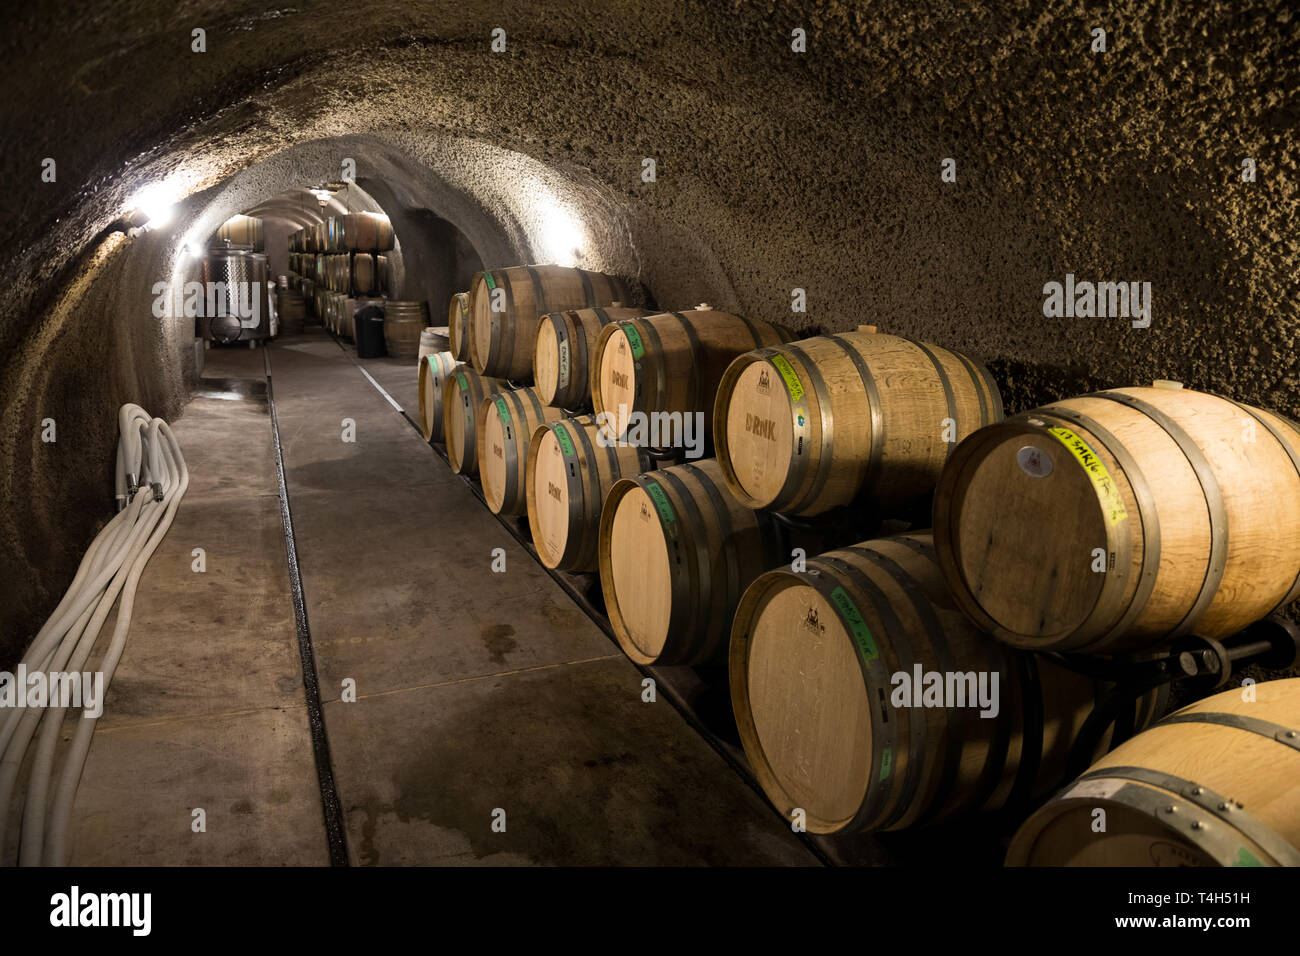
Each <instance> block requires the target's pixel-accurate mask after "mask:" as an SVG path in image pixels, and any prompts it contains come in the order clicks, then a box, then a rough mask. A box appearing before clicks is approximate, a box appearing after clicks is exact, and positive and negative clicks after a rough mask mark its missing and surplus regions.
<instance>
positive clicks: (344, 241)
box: [331, 212, 393, 252]
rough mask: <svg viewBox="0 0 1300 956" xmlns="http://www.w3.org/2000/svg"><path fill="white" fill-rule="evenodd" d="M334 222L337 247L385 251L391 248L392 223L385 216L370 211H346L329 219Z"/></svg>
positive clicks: (356, 250) (351, 249)
mask: <svg viewBox="0 0 1300 956" xmlns="http://www.w3.org/2000/svg"><path fill="white" fill-rule="evenodd" d="M331 221H332V222H334V223H335V224H336V228H335V234H336V236H337V246H336V248H338V249H346V250H349V251H353V252H386V251H387V250H389V249H391V248H393V225H392V223H391V222H390V221H389V219H388V217H387V216H382V215H379V214H377V213H372V212H354V213H346V214H345V215H342V216H339V217H337V218H336V219H333V220H331Z"/></svg>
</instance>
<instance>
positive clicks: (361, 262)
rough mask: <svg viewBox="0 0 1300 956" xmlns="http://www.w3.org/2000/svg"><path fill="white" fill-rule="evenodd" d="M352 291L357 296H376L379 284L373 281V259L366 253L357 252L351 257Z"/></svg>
mask: <svg viewBox="0 0 1300 956" xmlns="http://www.w3.org/2000/svg"><path fill="white" fill-rule="evenodd" d="M351 278H352V291H353V292H355V293H356V294H357V295H376V294H378V292H379V283H378V282H377V281H376V279H375V257H374V256H372V255H371V254H370V253H368V252H358V253H356V255H354V256H353V257H352V276H351Z"/></svg>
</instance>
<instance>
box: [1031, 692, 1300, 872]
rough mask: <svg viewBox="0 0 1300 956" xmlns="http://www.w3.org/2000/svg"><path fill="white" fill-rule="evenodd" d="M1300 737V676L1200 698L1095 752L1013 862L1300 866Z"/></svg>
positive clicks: (1039, 817) (1037, 818)
mask: <svg viewBox="0 0 1300 956" xmlns="http://www.w3.org/2000/svg"><path fill="white" fill-rule="evenodd" d="M1297 740H1300V678H1289V679H1286V680H1275V681H1265V682H1263V683H1260V684H1256V685H1254V686H1253V687H1251V688H1250V689H1249V691H1248V690H1247V689H1246V688H1234V689H1232V690H1227V691H1224V692H1222V693H1220V694H1216V695H1215V696H1213V697H1210V698H1207V699H1205V700H1201V701H1197V702H1196V703H1194V704H1191V705H1190V706H1188V707H1184V708H1183V709H1182V710H1180V711H1178V712H1176V713H1174V714H1172V715H1170V716H1169V717H1168V718H1166V719H1165V720H1163V721H1161V722H1160V723H1158V724H1156V725H1155V726H1154V727H1152V728H1150V729H1149V730H1147V731H1145V732H1144V733H1141V734H1139V735H1137V736H1136V737H1134V738H1133V739H1132V740H1129V741H1126V742H1125V743H1123V744H1121V745H1120V746H1119V747H1117V748H1116V749H1115V750H1113V751H1112V752H1111V753H1109V754H1107V755H1106V756H1105V757H1103V758H1101V759H1100V760H1098V761H1097V762H1096V763H1094V764H1093V766H1092V767H1091V768H1090V769H1089V771H1088V772H1087V773H1086V774H1084V775H1083V776H1082V777H1080V778H1079V779H1078V780H1077V781H1075V782H1074V783H1072V784H1071V785H1069V786H1068V787H1066V788H1065V789H1064V790H1062V791H1061V792H1060V793H1058V794H1057V795H1056V796H1055V797H1053V798H1052V800H1051V801H1049V802H1048V803H1047V804H1045V805H1044V806H1043V807H1042V808H1041V809H1040V810H1038V812H1037V813H1035V814H1034V815H1033V816H1031V817H1030V818H1029V819H1028V820H1026V821H1025V823H1024V824H1023V825H1022V826H1021V827H1020V829H1019V831H1018V832H1017V833H1016V835H1015V837H1014V839H1013V840H1012V842H1011V847H1010V850H1009V852H1008V854H1007V864H1008V865H1010V866H1214V865H1219V866H1261V865H1269V866H1300V788H1297V787H1296V786H1295V781H1296V780H1297V779H1300V746H1297V744H1296V743H1295V741H1297ZM1171 808H1172V810H1171ZM1098 810H1101V811H1103V812H1104V813H1105V821H1106V825H1105V828H1104V829H1101V830H1099V829H1097V828H1096V827H1095V821H1096V820H1097V819H1098V816H1097V811H1098Z"/></svg>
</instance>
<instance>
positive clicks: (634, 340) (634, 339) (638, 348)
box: [620, 322, 645, 361]
mask: <svg viewBox="0 0 1300 956" xmlns="http://www.w3.org/2000/svg"><path fill="white" fill-rule="evenodd" d="M620 328H622V330H623V334H624V335H626V336H627V342H628V344H629V345H630V346H632V358H633V359H636V360H638V361H639V360H640V358H641V356H643V355H645V346H644V345H643V344H642V343H641V335H640V333H639V332H637V330H636V328H635V327H634V326H633V325H632V324H631V323H630V322H629V323H627V324H625V325H622V326H620Z"/></svg>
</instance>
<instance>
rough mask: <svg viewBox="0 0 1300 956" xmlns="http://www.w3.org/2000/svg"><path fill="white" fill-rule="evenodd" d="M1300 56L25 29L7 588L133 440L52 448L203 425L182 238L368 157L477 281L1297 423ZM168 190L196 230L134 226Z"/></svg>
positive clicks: (511, 32) (633, 22) (1283, 51)
mask: <svg viewBox="0 0 1300 956" xmlns="http://www.w3.org/2000/svg"><path fill="white" fill-rule="evenodd" d="M1099 23H1100V24H1101V25H1103V26H1105V27H1106V28H1107V29H1108V31H1109V40H1110V45H1109V48H1108V52H1107V53H1105V54H1096V53H1094V52H1092V50H1091V49H1090V42H1091V29H1092V28H1093V27H1094V26H1096V25H1098V24H1099ZM795 27H801V28H803V29H805V30H806V31H807V51H806V52H804V53H796V52H794V51H793V50H792V49H791V31H792V29H793V28H795ZM498 28H499V29H502V30H504V31H505V34H506V37H507V46H506V49H505V51H504V52H499V53H495V52H492V49H491V46H490V44H491V41H492V31H493V30H494V29H498ZM196 29H202V30H205V31H206V50H205V52H201V53H200V52H194V51H193V48H192V43H193V40H192V37H193V31H194V30H196ZM1297 29H1300V18H1297V17H1296V16H1295V15H1294V12H1293V10H1292V9H1291V6H1290V5H1289V4H1288V3H1286V2H1284V0H1265V2H1262V3H1256V4H1252V5H1251V7H1250V9H1249V10H1238V9H1236V8H1235V7H1232V6H1229V5H1226V4H1224V5H1214V4H1182V5H1174V6H1171V5H1168V4H1164V3H1161V2H1158V0H1122V2H1120V3H1118V4H1112V5H1110V6H1109V7H1107V8H1106V9H1105V10H1101V11H1090V12H1087V13H1085V12H1083V11H1082V10H1076V9H1074V8H1070V7H1058V8H1054V9H1051V10H1047V9H1045V8H1042V7H1041V5H1037V4H1033V3H1030V2H1029V0H1014V2H1011V3H999V4H987V5H972V6H970V7H969V8H968V9H965V8H964V9H962V10H961V11H960V13H957V14H954V13H953V12H952V8H951V6H950V5H948V4H930V3H917V2H915V0H890V2H887V3H884V4H881V5H872V6H870V7H867V6H864V5H862V4H858V3H848V2H842V0H809V2H802V0H800V2H791V3H782V4H770V3H768V4H762V3H745V2H740V0H736V2H731V3H726V4H723V3H715V2H710V0H683V2H678V0H636V2H633V0H602V2H591V0H548V2H547V3H545V4H534V3H524V2H519V0H492V2H487V0H457V2H455V3H452V2H431V3H424V4H419V5H414V4H394V3H387V2H380V0H359V2H340V3H336V4H331V5H329V6H327V7H325V6H313V7H310V8H308V7H302V6H295V7H289V6H285V7H279V8H273V9H269V10H268V9H267V8H266V7H265V6H263V5H260V4H256V3H253V2H248V0H197V2H194V3H187V4H182V5H177V4H168V3H163V2H161V0H135V2H132V3H129V4H77V3H67V4H58V5H50V4H27V5H24V6H20V7H17V8H15V9H14V10H12V11H10V12H9V13H8V14H7V25H6V30H5V31H4V34H3V37H2V38H0V54H2V55H3V59H4V62H6V63H8V64H11V69H10V70H9V72H8V74H7V76H6V85H7V94H8V97H7V103H6V113H7V116H6V138H7V142H8V143H9V144H10V146H9V148H7V149H6V151H5V156H4V158H3V160H0V161H2V162H3V163H4V167H3V168H4V172H5V174H6V183H7V185H8V188H7V189H6V190H5V191H4V194H3V199H2V200H0V201H2V202H3V203H4V209H3V215H0V265H2V269H0V273H2V274H3V275H4V276H5V277H6V282H5V283H3V284H0V401H2V402H3V409H4V414H3V419H2V420H0V449H3V451H0V493H4V494H5V495H6V500H10V501H13V500H18V498H19V497H20V496H26V495H30V496H32V497H31V499H30V500H31V508H32V510H33V511H34V513H35V515H34V517H32V516H27V515H24V516H23V517H22V519H21V520H20V519H19V518H17V517H15V516H10V517H7V518H0V579H6V580H19V579H21V578H22V576H23V575H24V574H25V573H26V569H28V568H30V567H33V566H38V565H42V563H43V561H44V559H45V558H47V557H48V556H49V555H50V554H53V553H55V552H57V550H58V548H57V547H56V545H55V544H53V542H57V541H58V540H60V539H61V537H62V538H66V539H67V540H70V541H79V540H82V539H84V537H85V533H86V530H87V528H86V527H85V525H86V521H85V520H82V521H81V525H80V526H79V527H78V528H73V529H68V528H67V527H65V526H64V525H63V524H61V523H60V520H59V519H58V518H56V515H62V514H66V513H67V510H68V507H67V506H68V504H69V501H72V503H74V504H76V503H78V502H80V503H81V504H83V505H84V509H83V510H84V513H85V514H87V515H89V514H93V513H96V511H95V508H94V501H95V500H96V499H95V498H94V495H93V494H92V492H90V491H85V490H84V489H93V488H94V487H95V485H96V482H99V481H101V479H102V476H103V474H104V473H106V472H105V469H103V468H101V467H100V465H101V464H102V462H101V461H100V458H101V457H102V454H103V453H105V449H106V447H107V445H106V444H105V442H103V441H99V439H98V438H96V437H95V436H94V435H92V434H89V433H88V434H87V435H86V436H84V437H85V444H84V445H83V446H82V449H81V450H82V451H83V452H84V456H83V457H84V461H82V460H81V459H78V460H72V459H69V460H66V461H64V460H55V458H54V457H52V456H53V455H54V454H56V453H55V452H53V451H52V450H51V449H49V448H41V447H39V446H38V444H36V443H34V441H33V438H32V436H33V435H34V434H36V430H35V427H34V424H33V423H34V422H39V420H40V419H41V418H42V417H43V416H44V415H47V414H51V413H54V414H67V415H68V416H69V417H76V418H79V419H80V418H86V419H89V418H92V417H94V416H96V415H100V414H102V413H103V408H104V407H110V406H112V405H114V404H115V403H117V402H119V401H121V400H124V399H127V398H129V399H131V400H135V401H140V402H141V403H143V404H146V405H147V406H148V407H150V408H151V409H152V410H154V411H156V412H158V413H161V414H165V415H171V414H174V413H176V412H177V411H178V410H179V409H180V408H181V407H182V405H183V401H184V397H185V391H184V382H183V376H182V357H183V355H184V354H185V349H186V348H187V337H188V334H189V333H188V332H187V330H186V329H184V328H181V327H179V326H175V325H168V324H166V323H158V322H157V321H156V320H154V319H153V318H152V315H151V313H150V310H149V304H150V302H151V298H152V289H153V287H154V285H155V284H156V283H157V282H159V281H165V280H167V279H168V278H169V277H170V276H171V275H172V274H173V272H174V270H175V269H176V268H177V263H178V255H179V250H180V249H181V248H183V245H184V242H185V240H186V239H187V237H190V236H192V235H203V234H207V233H210V232H211V231H212V230H215V228H216V227H217V226H218V225H219V224H220V223H221V222H222V221H224V219H226V218H228V217H229V216H230V215H232V214H235V213H239V212H246V211H249V210H254V209H258V208H259V207H263V206H264V205H265V208H267V209H276V210H278V212H279V214H283V215H284V216H285V217H289V216H291V215H293V213H292V212H291V207H292V205H293V204H292V202H291V201H290V202H288V204H287V205H281V206H277V205H276V203H277V202H281V201H282V197H284V196H286V194H290V193H292V192H293V191H299V190H302V189H303V188H305V187H310V186H312V185H315V184H319V183H321V182H323V181H337V180H338V179H340V178H341V172H342V169H341V165H342V162H343V160H344V159H352V160H354V161H355V163H356V175H357V182H358V184H359V186H360V187H361V189H362V190H364V191H366V192H367V193H368V194H369V195H371V196H372V197H374V198H375V199H376V200H377V201H378V202H379V203H380V204H381V205H382V206H383V207H385V208H386V209H391V210H394V211H396V210H398V209H401V208H409V209H421V210H429V211H430V212H431V213H432V214H434V215H436V216H438V217H440V218H442V219H444V220H446V221H447V222H449V223H451V224H453V225H454V226H455V227H456V229H458V230H460V232H462V233H463V234H464V235H465V236H466V237H467V239H468V240H469V242H470V243H472V245H473V247H474V248H475V249H476V250H477V251H478V253H479V256H480V257H481V258H482V260H483V262H484V264H485V265H488V266H492V267H496V266H504V265H511V264H516V263H519V262H524V261H529V260H533V261H536V260H539V259H544V258H567V259H568V260H569V261H573V262H575V263H577V264H582V265H586V266H588V267H591V268H597V269H608V270H611V271H617V272H621V273H624V274H626V275H629V276H633V277H636V278H638V279H640V280H641V281H642V282H643V283H644V284H645V285H646V286H647V287H648V288H649V289H650V291H651V292H652V293H653V294H654V295H655V297H656V298H657V299H658V300H659V302H660V303H661V304H663V305H665V306H668V307H672V308H682V307H688V306H691V305H694V304H695V303H697V302H699V301H701V300H704V301H708V302H710V303H711V304H713V305H714V306H717V307H720V308H731V309H734V310H737V311H741V312H743V313H745V314H747V315H750V316H753V317H755V318H763V319H768V320H771V321H778V322H783V323H785V324H788V325H790V326H792V327H795V328H799V329H804V330H808V329H812V328H817V327H822V328H827V329H846V328H852V327H853V326H855V325H857V324H859V323H862V322H868V323H870V324H876V325H879V326H880V327H881V328H882V329H885V330H887V331H895V332H899V333H901V334H905V335H912V336H916V337H919V338H923V339H926V340H929V341H933V342H937V343H939V344H942V345H950V346H953V347H957V348H962V349H965V350H967V351H969V352H970V353H972V354H974V355H976V356H978V357H981V358H984V359H986V360H988V362H989V363H990V365H991V366H992V368H993V370H994V373H995V375H996V376H997V377H998V379H999V381H1000V383H1001V384H1002V386H1003V388H1004V392H1005V394H1006V397H1007V399H1008V405H1009V406H1010V407H1011V408H1012V409H1016V408H1023V407H1027V406H1029V405H1032V404H1035V403H1039V402H1042V401H1045V400H1049V399H1052V398H1055V397H1059V396H1061V395H1064V394H1069V393H1072V392H1079V391H1083V390H1087V389H1090V388H1095V387H1100V386H1110V385H1116V384H1128V383H1132V382H1135V381H1143V380H1148V379H1151V378H1156V377H1162V378H1178V379H1181V380H1184V381H1186V382H1188V383H1189V384H1193V385H1196V386H1198V387H1202V388H1208V389H1212V390H1216V391H1221V392H1226V393H1228V394H1231V395H1233V396H1235V397H1238V398H1242V399H1244V400H1247V401H1252V402H1255V403H1257V404H1261V405H1265V406H1268V407H1273V408H1278V409H1280V410H1283V411H1286V412H1289V413H1290V414H1292V415H1293V416H1295V415H1297V414H1300V369H1297V367H1296V364H1295V359H1294V356H1295V354H1296V351H1297V347H1298V346H1300V312H1298V310H1300V305H1298V303H1300V297H1298V296H1296V295H1295V276H1296V274H1297V273H1298V272H1300V240H1297V238H1296V237H1297V230H1296V221H1295V213H1296V205H1297V197H1298V196H1300V189H1298V187H1297V183H1298V182H1300V159H1297V157H1298V156H1300V153H1297V150H1296V135H1295V132H1296V128H1297V125H1298V124H1297V113H1296V103H1295V96H1294V93H1295V90H1296V88H1297V85H1298V84H1297V77H1298V76H1300V44H1297V42H1296V41H1297ZM647 157H649V158H653V159H654V160H655V162H656V164H657V165H656V173H657V176H656V178H655V180H654V181H653V182H647V181H645V179H644V178H643V175H642V173H643V162H644V160H645V159H646V158H647ZM1243 157H1250V158H1252V159H1253V160H1254V161H1255V162H1256V163H1257V165H1258V174H1257V177H1256V179H1255V180H1254V181H1252V182H1243V180H1242V177H1241V175H1240V171H1241V161H1242V159H1243ZM945 158H953V159H955V161H956V164H957V167H956V168H957V171H958V175H957V180H956V182H953V183H946V182H944V181H942V180H941V179H940V175H939V173H940V163H941V161H942V160H943V159H945ZM46 159H53V160H55V161H56V163H57V180H56V181H55V182H44V181H42V179H41V170H42V165H43V162H44V160H46ZM152 184H165V185H166V187H167V188H168V189H169V190H171V191H172V192H173V193H174V194H175V195H176V196H177V197H178V198H179V203H178V205H177V208H176V215H175V218H174V219H173V220H172V222H171V223H170V224H168V225H167V226H166V227H163V228H160V229H156V230H148V231H146V232H138V231H132V232H128V231H126V225H127V223H126V221H125V217H126V216H127V215H128V206H129V203H130V199H131V197H132V196H133V195H134V194H135V193H136V192H137V191H138V190H140V189H142V188H144V187H146V186H149V185H152ZM277 197H281V198H280V199H278V198H277ZM289 221H291V220H289ZM398 238H399V241H400V240H401V239H402V237H401V235H400V233H399V237H398ZM1067 273H1072V274H1075V275H1078V276H1080V277H1092V278H1096V279H1126V280H1141V281H1150V282H1151V283H1152V288H1153V290H1154V296H1155V304H1154V318H1153V323H1152V326H1151V328H1149V329H1145V330H1133V329H1131V328H1129V327H1127V324H1126V323H1122V322H1114V321H1105V320H1088V321H1075V322H1071V323H1066V322H1063V321H1061V320H1049V319H1046V318H1045V317H1044V316H1043V313H1042V287H1043V284H1044V283H1045V282H1047V281H1050V280H1060V279H1061V278H1062V277H1063V276H1064V275H1066V274H1067ZM795 288H800V289H804V290H806V293H807V301H808V312H807V313H793V312H792V311H791V308H790V304H791V301H792V300H791V290H793V289H795ZM51 410H52V411H51ZM63 453H64V451H63V450H62V449H60V450H58V452H57V454H63ZM67 454H71V451H68V452H67ZM79 489H81V490H79ZM78 495H81V496H82V497H81V498H80V499H78V497H77V496H78ZM23 587H24V588H26V590H25V591H23V594H22V595H18V596H16V597H15V600H16V601H17V603H18V604H20V605H23V606H24V607H27V606H29V605H30V606H36V605H39V604H40V600H41V599H42V598H41V595H43V594H45V593H46V592H45V591H43V590H41V586H39V585H33V586H32V587H30V588H28V587H27V585H23ZM50 593H52V592H50ZM33 602H35V604H33ZM0 603H3V602H0ZM3 623H5V622H4V621H0V624H3Z"/></svg>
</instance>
